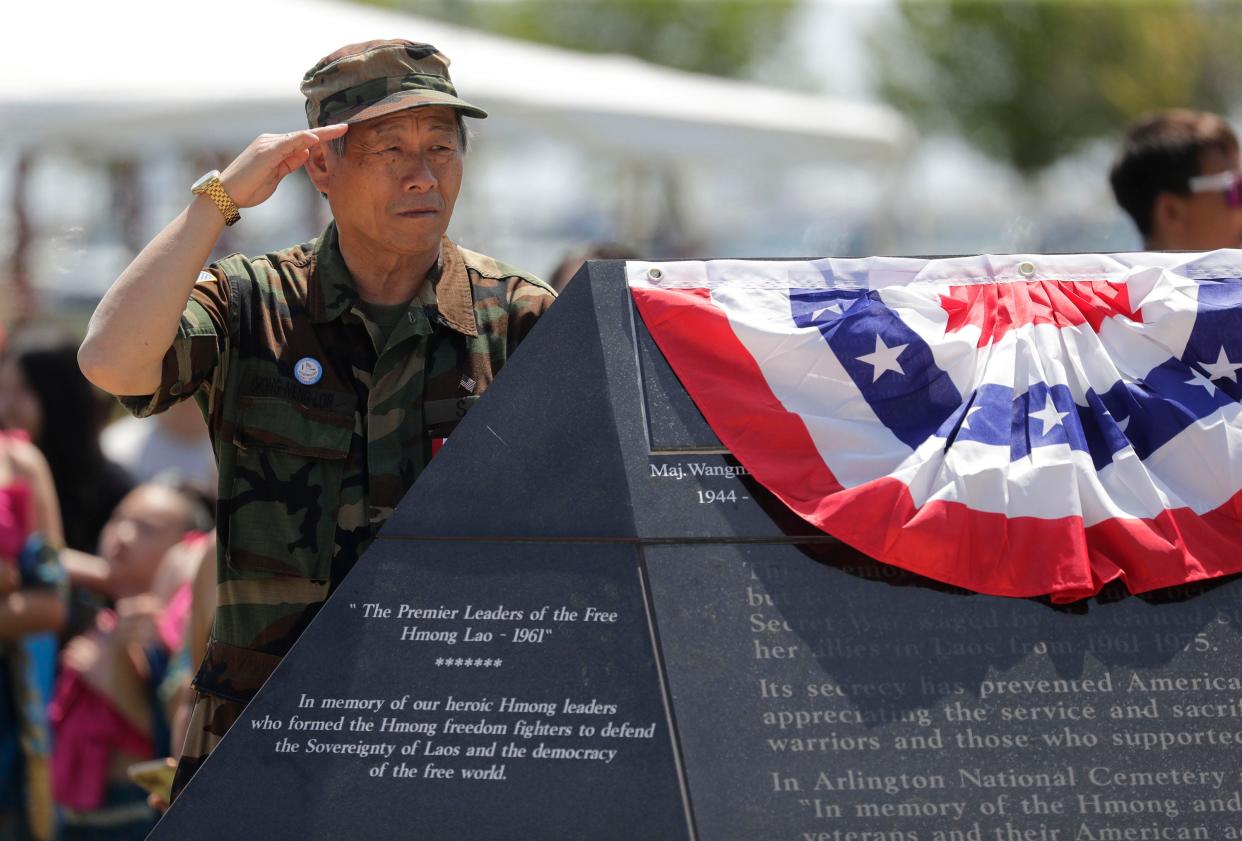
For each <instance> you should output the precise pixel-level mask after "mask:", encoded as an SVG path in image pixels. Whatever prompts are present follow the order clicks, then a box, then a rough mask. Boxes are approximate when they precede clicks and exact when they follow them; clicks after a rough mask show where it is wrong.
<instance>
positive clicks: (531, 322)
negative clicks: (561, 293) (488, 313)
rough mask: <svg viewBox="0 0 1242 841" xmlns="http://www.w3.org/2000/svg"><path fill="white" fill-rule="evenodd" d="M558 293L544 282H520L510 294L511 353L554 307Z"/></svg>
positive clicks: (509, 337) (509, 341)
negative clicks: (550, 308)
mask: <svg viewBox="0 0 1242 841" xmlns="http://www.w3.org/2000/svg"><path fill="white" fill-rule="evenodd" d="M555 300H556V293H555V292H553V291H552V288H551V287H550V286H547V285H546V284H544V283H543V282H542V281H540V282H539V283H532V282H530V281H527V280H521V281H519V282H518V283H517V284H516V285H515V286H514V287H513V291H512V292H510V293H509V336H508V343H509V352H510V353H512V352H513V349H514V348H516V347H517V346H518V345H519V344H520V343H521V341H522V339H524V338H526V334H527V333H529V332H530V330H531V328H532V327H534V326H535V322H536V321H538V320H539V317H540V316H541V315H543V314H544V312H546V311H547V309H548V307H550V306H552V302H553V301H555Z"/></svg>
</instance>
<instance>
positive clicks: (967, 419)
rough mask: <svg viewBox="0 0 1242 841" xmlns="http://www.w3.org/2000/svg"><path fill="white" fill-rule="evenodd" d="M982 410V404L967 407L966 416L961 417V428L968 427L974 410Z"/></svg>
mask: <svg viewBox="0 0 1242 841" xmlns="http://www.w3.org/2000/svg"><path fill="white" fill-rule="evenodd" d="M982 411H983V407H982V406H971V407H970V408H969V409H967V410H966V417H964V418H962V429H970V419H971V418H972V417H973V416H974V414H975V412H982Z"/></svg>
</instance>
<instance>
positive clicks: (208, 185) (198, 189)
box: [190, 169, 241, 225]
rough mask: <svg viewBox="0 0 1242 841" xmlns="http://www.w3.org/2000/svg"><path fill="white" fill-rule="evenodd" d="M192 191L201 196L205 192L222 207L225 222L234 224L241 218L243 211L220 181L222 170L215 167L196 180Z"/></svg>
mask: <svg viewBox="0 0 1242 841" xmlns="http://www.w3.org/2000/svg"><path fill="white" fill-rule="evenodd" d="M190 192H191V193H193V194H194V195H196V196H201V195H203V194H204V193H205V194H206V195H207V198H209V199H211V200H212V202H213V203H214V204H215V206H216V207H218V208H220V213H222V214H223V215H224V224H226V225H232V224H233V223H234V222H236V221H237V220H238V219H240V218H241V211H239V210H238V209H237V205H236V204H234V203H233V199H232V198H231V197H230V196H229V194H228V193H226V192H225V191H224V185H223V184H221V183H220V170H218V169H213V170H212V171H211V172H209V173H207V174H206V175H204V176H203V177H202V178H200V179H198V180H197V181H195V182H194V186H193V187H191V188H190Z"/></svg>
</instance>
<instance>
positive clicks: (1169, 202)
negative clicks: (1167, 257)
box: [1151, 193, 1186, 240]
mask: <svg viewBox="0 0 1242 841" xmlns="http://www.w3.org/2000/svg"><path fill="white" fill-rule="evenodd" d="M1151 222H1152V234H1153V237H1152V239H1157V240H1165V239H1168V238H1169V237H1170V236H1174V237H1175V236H1176V235H1177V234H1178V233H1179V232H1180V231H1181V230H1182V228H1183V227H1184V226H1185V224H1186V197H1185V196H1179V195H1178V194H1177V193H1157V194H1156V203H1155V204H1154V205H1153V206H1152V209H1151Z"/></svg>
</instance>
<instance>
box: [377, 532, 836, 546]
mask: <svg viewBox="0 0 1242 841" xmlns="http://www.w3.org/2000/svg"><path fill="white" fill-rule="evenodd" d="M381 541H388V542H390V543H609V544H616V543H620V544H632V545H636V546H647V545H651V546H676V545H679V544H690V545H719V544H722V543H750V544H790V545H795V546H801V545H803V544H808V543H817V544H827V545H829V546H835V545H844V544H842V543H841V541H840V540H837V539H836V538H835V537H832V536H831V535H827V534H825V535H822V536H821V535H805V536H795V537H788V536H773V537H575V536H560V537H546V536H536V537H530V536H521V535H517V536H514V535H442V536H439V537H427V536H425V535H409V536H404V535H392V536H385V535H380V536H379V537H377V538H375V540H374V543H379V542H381Z"/></svg>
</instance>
